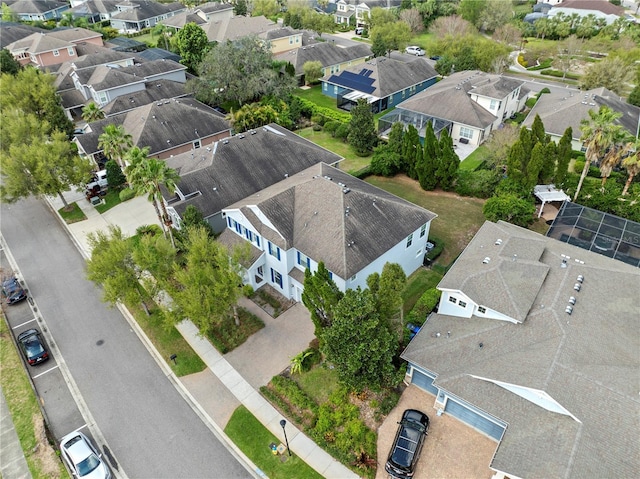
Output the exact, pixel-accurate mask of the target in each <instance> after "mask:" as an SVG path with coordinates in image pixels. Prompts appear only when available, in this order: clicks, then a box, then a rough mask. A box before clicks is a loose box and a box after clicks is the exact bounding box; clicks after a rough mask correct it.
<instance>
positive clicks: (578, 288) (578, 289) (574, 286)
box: [573, 283, 582, 291]
mask: <svg viewBox="0 0 640 479" xmlns="http://www.w3.org/2000/svg"><path fill="white" fill-rule="evenodd" d="M581 287H582V286H581V285H580V283H576V284H574V285H573V289H574V290H575V291H580V288H581Z"/></svg>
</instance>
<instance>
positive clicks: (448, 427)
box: [376, 386, 498, 479]
mask: <svg viewBox="0 0 640 479" xmlns="http://www.w3.org/2000/svg"><path fill="white" fill-rule="evenodd" d="M434 401H435V396H433V395H431V394H429V393H427V392H425V391H423V390H421V389H419V388H418V387H416V386H409V387H407V389H406V390H405V391H404V393H403V394H402V397H401V398H400V402H399V403H398V405H397V406H396V407H395V409H393V411H391V413H390V414H389V416H387V418H386V419H385V421H384V423H383V424H382V426H380V429H379V430H378V471H377V474H376V479H387V478H388V477H389V476H388V474H387V473H386V472H385V470H384V464H385V462H386V460H387V455H388V454H389V450H390V449H391V445H392V444H393V440H394V438H395V434H396V431H397V429H398V424H397V423H398V421H399V420H400V417H401V416H402V413H403V411H404V410H405V409H417V410H419V411H422V412H424V413H426V414H427V415H428V416H429V420H430V427H429V435H428V436H427V438H426V440H425V442H424V446H423V449H422V454H421V455H420V459H419V461H418V466H417V467H416V473H415V476H414V479H468V478H474V479H489V478H490V477H491V476H492V475H493V471H492V470H491V469H489V463H490V462H491V459H492V458H493V454H494V452H495V450H496V447H497V446H498V443H497V442H496V441H494V440H493V439H490V438H488V437H487V436H485V435H483V434H481V433H479V432H477V431H475V430H473V429H472V428H470V427H468V426H467V425H465V424H464V423H462V422H460V421H458V420H457V419H455V418H453V417H451V416H448V415H446V414H443V415H442V416H438V415H437V414H436V410H435V409H434V408H433V403H434Z"/></svg>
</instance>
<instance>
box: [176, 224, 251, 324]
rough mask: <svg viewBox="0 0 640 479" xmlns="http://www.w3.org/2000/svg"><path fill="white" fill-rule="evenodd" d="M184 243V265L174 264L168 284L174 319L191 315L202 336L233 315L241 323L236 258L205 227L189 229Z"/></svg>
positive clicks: (240, 283)
mask: <svg viewBox="0 0 640 479" xmlns="http://www.w3.org/2000/svg"><path fill="white" fill-rule="evenodd" d="M184 246H185V249H186V251H185V252H184V266H182V265H176V266H175V268H174V272H173V280H172V281H171V282H170V283H169V290H168V292H169V295H170V296H171V298H172V299H173V309H172V311H171V317H172V318H173V320H174V321H175V322H180V321H182V320H183V319H185V318H188V319H190V320H191V321H192V322H193V323H194V324H195V325H196V326H197V327H198V330H199V331H200V333H201V334H203V335H206V334H208V333H211V332H212V331H214V330H215V329H216V327H217V326H219V325H221V324H222V323H223V322H225V321H227V320H230V319H231V318H232V317H233V318H235V322H236V325H239V320H238V315H237V311H236V303H237V302H238V298H239V297H240V295H241V294H242V288H241V287H240V285H242V278H241V276H240V274H239V270H240V269H239V266H238V263H237V261H236V259H237V257H235V256H233V255H232V256H231V257H230V255H229V251H227V249H226V248H224V247H223V246H222V245H221V244H220V243H219V242H217V241H215V240H213V239H212V238H211V237H210V236H209V234H208V233H207V231H206V230H205V229H204V228H199V227H195V228H189V229H188V230H187V235H186V239H185V244H184Z"/></svg>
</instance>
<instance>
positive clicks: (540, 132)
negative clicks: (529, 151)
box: [531, 115, 550, 146]
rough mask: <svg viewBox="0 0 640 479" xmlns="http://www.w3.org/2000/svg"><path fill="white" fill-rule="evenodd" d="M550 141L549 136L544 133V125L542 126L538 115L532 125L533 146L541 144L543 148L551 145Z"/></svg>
mask: <svg viewBox="0 0 640 479" xmlns="http://www.w3.org/2000/svg"><path fill="white" fill-rule="evenodd" d="M549 140H550V138H549V135H547V133H546V132H545V131H544V125H543V124H542V119H541V118H540V115H536V117H535V118H534V120H533V124H532V125H531V142H532V143H533V145H535V144H536V143H538V142H540V143H541V144H542V146H545V145H546V144H547V143H549Z"/></svg>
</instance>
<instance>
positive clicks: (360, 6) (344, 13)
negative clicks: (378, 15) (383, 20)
mask: <svg viewBox="0 0 640 479" xmlns="http://www.w3.org/2000/svg"><path fill="white" fill-rule="evenodd" d="M401 3H402V1H401V0H365V1H363V2H360V1H358V0H338V1H337V2H336V11H335V13H334V17H335V20H336V23H342V24H349V20H350V18H351V17H352V16H354V15H355V18H356V20H355V21H356V26H357V27H361V26H365V25H367V24H368V23H369V18H371V10H372V9H373V8H376V7H379V8H384V9H391V8H397V7H399V6H400V4H401Z"/></svg>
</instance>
